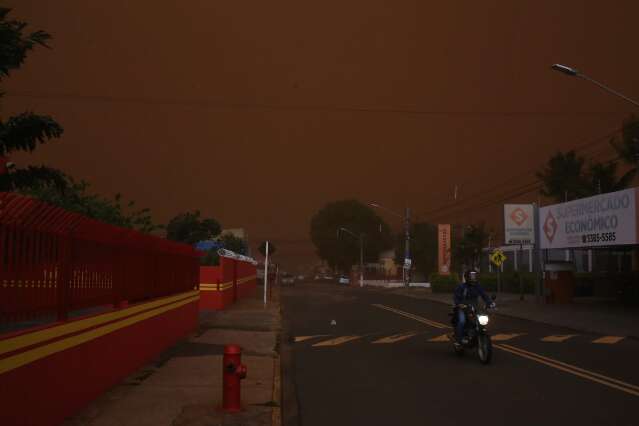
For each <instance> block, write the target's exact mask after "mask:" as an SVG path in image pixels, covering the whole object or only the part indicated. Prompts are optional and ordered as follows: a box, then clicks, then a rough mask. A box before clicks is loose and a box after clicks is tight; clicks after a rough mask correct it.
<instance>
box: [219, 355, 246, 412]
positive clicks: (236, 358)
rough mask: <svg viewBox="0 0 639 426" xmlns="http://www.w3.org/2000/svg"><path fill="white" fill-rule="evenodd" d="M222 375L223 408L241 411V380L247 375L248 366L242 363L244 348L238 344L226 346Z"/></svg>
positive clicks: (229, 410)
mask: <svg viewBox="0 0 639 426" xmlns="http://www.w3.org/2000/svg"><path fill="white" fill-rule="evenodd" d="M222 376H223V383H222V389H223V393H222V401H223V402H222V410H224V411H227V412H237V411H240V410H241V406H240V380H242V379H243V378H245V377H246V366H245V365H244V364H242V348H240V347H239V346H238V345H226V346H225V347H224V361H223V373H222Z"/></svg>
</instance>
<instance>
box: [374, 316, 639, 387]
mask: <svg viewBox="0 0 639 426" xmlns="http://www.w3.org/2000/svg"><path fill="white" fill-rule="evenodd" d="M373 306H377V307H379V308H382V309H387V310H390V311H391V312H393V311H397V312H396V313H398V314H399V315H404V316H407V317H408V318H413V319H415V320H416V321H420V322H425V321H429V322H431V321H430V320H426V318H422V317H419V316H417V315H414V314H408V313H407V312H403V311H399V309H394V308H388V307H386V306H383V305H373ZM406 314H408V315H410V316H408V315H406ZM441 325H443V324H441ZM438 328H443V327H438ZM447 328H450V327H447ZM444 336H446V335H444ZM508 336H511V335H508ZM515 336H519V334H517V335H515ZM441 337H443V336H440V338H441ZM494 337H495V336H493V339H494ZM513 337H514V336H513ZM511 338H512V337H511ZM621 339H623V337H621V336H604V337H602V338H599V339H597V340H594V341H593V343H606V344H613V343H617V342H618V341H620V340H621ZM493 347H494V348H496V349H500V350H503V351H505V352H509V353H511V354H513V355H517V356H520V357H522V358H526V359H529V360H531V361H534V362H538V363H540V364H544V365H546V366H548V367H551V368H555V369H557V370H561V371H564V372H566V373H569V374H572V375H575V376H578V377H581V378H584V379H586V380H590V381H592V382H596V383H599V384H602V385H604V386H608V387H610V388H613V389H617V390H620V391H622V392H625V393H628V394H630V395H634V396H639V386H637V385H633V384H631V383H627V382H624V381H621V380H618V379H614V378H612V377H608V376H605V375H603V374H599V373H595V372H593V371H589V370H586V369H584V368H580V367H577V366H575V365H572V364H568V363H565V362H562V361H558V360H556V359H552V358H549V357H545V356H542V355H539V354H537V353H534V352H529V351H526V350H524V349H521V348H517V347H515V346H511V345H509V344H506V343H503V344H494V345H493Z"/></svg>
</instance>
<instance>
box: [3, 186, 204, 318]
mask: <svg viewBox="0 0 639 426" xmlns="http://www.w3.org/2000/svg"><path fill="white" fill-rule="evenodd" d="M198 283H199V262H198V254H197V252H196V251H195V249H194V248H193V247H191V246H188V245H185V244H180V243H176V242H173V241H168V240H165V239H163V238H159V237H155V236H150V235H145V234H142V233H140V232H137V231H134V230H131V229H127V228H120V227H117V226H113V225H109V224H106V223H103V222H99V221H96V220H93V219H89V218H87V217H85V216H82V215H80V214H77V213H72V212H68V211H66V210H63V209H61V208H58V207H54V206H51V205H48V204H46V203H43V202H41V201H38V200H34V199H32V198H29V197H25V196H21V195H17V194H14V193H0V325H7V324H12V323H17V322H22V321H32V320H39V319H44V318H48V319H57V320H65V319H66V318H67V316H68V315H69V313H70V312H72V311H77V310H80V309H86V308H95V307H100V306H107V307H111V306H121V305H122V304H123V303H127V302H128V303H134V302H139V301H143V300H148V299H152V298H156V297H162V296H168V295H172V294H176V293H180V292H185V291H188V290H193V289H196V288H197V286H198Z"/></svg>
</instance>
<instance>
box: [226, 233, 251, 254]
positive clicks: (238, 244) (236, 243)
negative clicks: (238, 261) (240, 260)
mask: <svg viewBox="0 0 639 426" xmlns="http://www.w3.org/2000/svg"><path fill="white" fill-rule="evenodd" d="M220 242H221V243H222V247H224V248H225V249H227V250H230V251H232V252H235V253H237V254H244V255H246V253H247V247H246V243H245V242H244V240H243V239H241V238H238V237H236V236H235V235H233V234H231V233H225V234H222V236H221V237H220Z"/></svg>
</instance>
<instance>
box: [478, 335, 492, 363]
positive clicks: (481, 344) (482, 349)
mask: <svg viewBox="0 0 639 426" xmlns="http://www.w3.org/2000/svg"><path fill="white" fill-rule="evenodd" d="M477 357H478V358H479V361H480V362H481V363H482V364H490V361H491V360H492V358H493V344H492V342H491V341H490V336H489V335H487V334H480V335H479V336H477Z"/></svg>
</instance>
